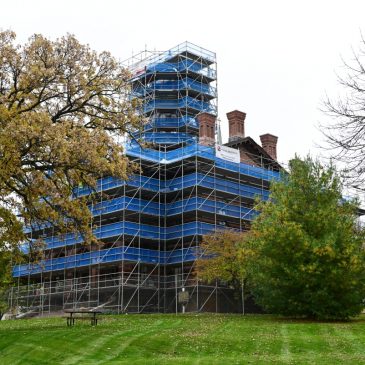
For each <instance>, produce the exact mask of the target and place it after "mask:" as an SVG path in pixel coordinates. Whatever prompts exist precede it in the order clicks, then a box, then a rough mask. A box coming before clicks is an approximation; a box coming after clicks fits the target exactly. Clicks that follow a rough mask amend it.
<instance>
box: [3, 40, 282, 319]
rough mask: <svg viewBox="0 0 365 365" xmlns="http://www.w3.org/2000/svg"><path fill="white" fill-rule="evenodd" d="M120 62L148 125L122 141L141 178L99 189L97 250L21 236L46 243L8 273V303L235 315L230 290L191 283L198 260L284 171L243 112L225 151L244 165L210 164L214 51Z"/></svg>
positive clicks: (81, 192)
mask: <svg viewBox="0 0 365 365" xmlns="http://www.w3.org/2000/svg"><path fill="white" fill-rule="evenodd" d="M126 65H127V67H128V68H129V70H130V72H131V75H132V76H131V80H130V86H131V97H132V98H138V99H139V100H140V108H139V110H138V112H139V113H142V114H143V115H144V116H145V119H146V123H145V125H144V128H143V130H142V131H139V132H136V133H135V134H134V138H132V139H131V140H129V141H128V143H127V144H126V153H127V155H128V157H129V158H130V159H131V160H133V161H134V162H136V163H138V165H139V166H140V171H139V172H138V173H136V174H135V175H134V176H132V177H131V178H130V179H129V180H128V181H121V180H118V179H115V178H113V177H103V178H101V179H100V180H99V181H98V185H97V190H98V191H99V192H100V193H102V194H100V200H99V201H98V202H97V203H96V204H95V205H93V206H90V209H91V211H92V213H93V217H94V218H93V222H92V223H93V225H94V226H95V235H96V237H97V238H98V239H99V240H100V241H101V242H102V244H101V245H99V246H95V245H88V244H87V243H84V242H83V241H82V237H80V236H77V235H75V234H67V235H65V236H58V235H57V234H55V232H54V230H53V228H52V227H49V226H44V227H43V228H41V229H40V228H39V227H37V228H35V227H33V228H29V229H28V234H29V235H31V237H32V239H36V238H39V237H43V239H44V242H45V248H44V257H45V258H44V260H43V261H42V262H40V263H32V262H29V264H26V265H17V266H15V267H14V269H13V275H14V277H16V278H17V279H18V285H17V287H15V288H13V290H12V292H11V296H10V300H11V303H12V305H13V306H17V307H19V306H21V307H22V308H26V309H27V310H29V311H36V312H39V313H44V312H50V311H56V310H62V309H65V308H77V307H81V306H83V307H88V308H99V309H104V310H109V311H113V312H117V313H127V312H128V313H129V312H130V313H132V312H134V313H143V312H161V313H165V312H181V311H195V312H200V311H214V312H218V311H219V312H235V311H240V310H241V309H240V308H241V303H240V302H239V300H238V299H237V298H236V297H234V296H233V295H232V289H230V288H229V287H227V286H226V285H225V284H224V283H219V282H216V283H211V284H207V283H202V282H201V281H199V280H198V278H196V276H195V274H194V261H195V260H196V259H197V257H200V256H201V255H202V254H203V253H202V252H201V251H200V250H199V245H200V242H201V240H202V237H203V235H205V234H208V233H210V232H213V231H215V230H217V229H226V228H232V229H237V230H246V229H248V227H249V224H250V221H251V220H252V219H253V217H254V216H255V214H256V212H255V211H254V210H253V208H252V206H253V201H254V198H255V197H256V196H261V197H262V198H263V199H266V198H267V197H268V188H269V182H270V180H272V179H274V178H277V177H278V170H279V168H280V166H279V165H278V164H277V162H276V161H275V160H273V157H274V156H270V155H269V154H268V152H267V151H266V150H265V149H263V148H262V147H261V146H258V145H257V144H256V143H255V142H254V141H253V140H252V139H251V138H250V137H245V133H244V124H243V123H244V120H245V117H246V114H245V113H242V112H240V111H234V112H231V113H228V114H229V118H231V119H230V123H233V124H232V128H231V127H230V129H231V130H232V137H234V138H232V139H231V140H230V142H229V143H228V144H227V146H224V147H223V148H226V149H227V148H228V149H229V147H231V148H236V149H239V150H240V153H238V156H240V157H238V160H237V161H233V162H232V161H229V160H227V159H225V158H224V156H223V155H221V154H220V155H219V156H220V157H218V156H217V154H216V148H215V132H216V117H217V89H216V77H217V76H216V57H215V54H214V53H213V52H210V51H208V50H205V49H203V48H201V47H198V46H195V45H193V44H191V43H188V42H185V43H183V44H180V45H178V46H177V47H174V48H172V49H170V50H168V51H166V52H158V53H153V54H151V55H146V54H145V53H142V54H140V55H137V56H134V57H133V58H132V59H130V60H128V61H127V62H126ZM266 140H267V138H266V139H265V141H266ZM270 141H271V140H270ZM265 146H266V145H265ZM270 146H271V145H270ZM271 147H272V146H271ZM271 147H270V148H271ZM265 148H266V147H265ZM267 148H268V147H267ZM219 149H221V147H219ZM272 151H273V150H272V149H270V153H272V154H273V152H272ZM233 152H234V151H233ZM275 153H276V152H275ZM222 156H223V157H222ZM247 156H248V157H247ZM246 157H247V160H245V158H246ZM275 158H276V155H275ZM240 160H241V161H240ZM75 193H76V196H85V195H87V194H88V193H89V190H88V189H87V188H82V187H80V188H78V189H77V191H76V192H75Z"/></svg>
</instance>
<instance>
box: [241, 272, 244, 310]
mask: <svg viewBox="0 0 365 365" xmlns="http://www.w3.org/2000/svg"><path fill="white" fill-rule="evenodd" d="M241 288H242V290H241V292H242V314H243V315H245V282H244V280H243V279H242V283H241Z"/></svg>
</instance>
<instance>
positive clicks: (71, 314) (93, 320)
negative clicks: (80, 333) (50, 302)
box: [64, 309, 102, 327]
mask: <svg viewBox="0 0 365 365" xmlns="http://www.w3.org/2000/svg"><path fill="white" fill-rule="evenodd" d="M64 312H65V313H66V314H68V316H66V319H67V326H68V327H71V326H74V325H75V320H90V324H91V325H92V326H96V325H97V324H98V318H97V317H96V316H97V315H98V314H100V313H102V312H101V311H95V310H87V309H66V310H65V311H64ZM78 314H82V316H78ZM85 315H86V316H85Z"/></svg>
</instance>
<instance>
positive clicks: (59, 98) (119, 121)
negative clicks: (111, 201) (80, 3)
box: [0, 31, 141, 247]
mask: <svg viewBox="0 0 365 365" xmlns="http://www.w3.org/2000/svg"><path fill="white" fill-rule="evenodd" d="M129 78H130V75H129V73H128V71H127V70H126V69H124V68H123V67H121V65H120V64H119V63H118V62H117V61H116V60H115V59H114V58H113V57H112V56H111V55H110V54H109V53H108V52H102V53H97V52H95V51H93V50H91V49H90V48H89V46H87V45H82V44H80V43H79V42H78V41H77V40H76V38H75V37H74V36H72V35H67V36H65V37H62V38H60V39H57V40H56V41H51V40H49V39H47V38H45V37H43V36H42V35H39V34H36V35H34V36H32V37H31V38H30V39H29V41H28V43H26V44H25V45H23V46H20V45H16V44H15V34H14V33H13V32H11V31H3V32H0V246H2V247H10V246H11V245H12V244H16V243H17V242H19V241H20V240H22V239H25V236H24V235H23V231H22V227H23V225H24V224H26V225H29V224H32V225H35V226H36V225H41V224H45V223H48V224H50V225H52V226H53V227H56V229H57V230H58V231H59V232H60V233H63V232H66V231H77V232H79V233H80V234H82V235H83V236H84V239H85V241H86V242H91V241H93V240H94V236H93V235H92V225H91V218H92V217H91V214H90V211H89V209H88V204H90V203H91V202H92V200H93V199H96V198H97V197H96V196H95V194H94V195H93V194H90V195H89V196H87V197H83V198H79V199H72V197H75V195H74V191H75V187H78V186H84V187H89V188H90V191H94V188H95V186H96V181H97V179H98V178H100V177H101V176H110V175H112V176H115V177H119V178H121V179H126V178H128V175H129V174H130V173H131V171H132V170H133V169H134V168H135V166H134V165H133V164H132V163H131V162H130V161H129V160H128V159H127V158H126V156H125V154H124V150H123V147H122V145H121V144H120V143H118V138H119V137H121V136H124V135H125V134H128V133H129V134H130V133H131V132H133V131H135V130H137V129H139V128H140V127H141V118H140V117H139V116H138V115H137V114H136V107H137V102H136V101H134V100H132V101H131V100H130V98H129V97H128V93H129V87H128V80H129Z"/></svg>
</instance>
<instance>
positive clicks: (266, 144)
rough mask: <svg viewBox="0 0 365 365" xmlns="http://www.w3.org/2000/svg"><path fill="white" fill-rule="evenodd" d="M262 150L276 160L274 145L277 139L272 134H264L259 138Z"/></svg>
mask: <svg viewBox="0 0 365 365" xmlns="http://www.w3.org/2000/svg"><path fill="white" fill-rule="evenodd" d="M260 140H261V145H262V148H263V149H264V150H265V151H266V152H267V153H268V154H269V155H270V156H271V158H273V159H274V160H276V159H277V155H276V145H277V143H278V137H276V136H273V135H272V134H269V133H266V134H263V135H262V136H260Z"/></svg>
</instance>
